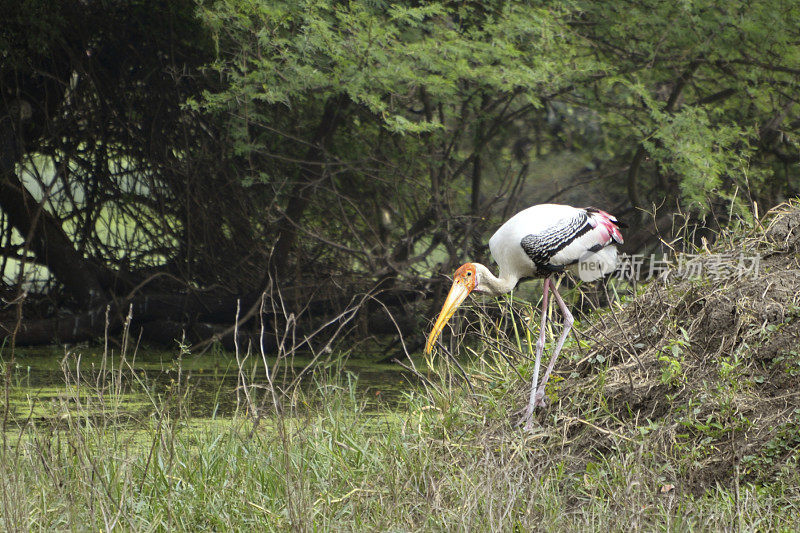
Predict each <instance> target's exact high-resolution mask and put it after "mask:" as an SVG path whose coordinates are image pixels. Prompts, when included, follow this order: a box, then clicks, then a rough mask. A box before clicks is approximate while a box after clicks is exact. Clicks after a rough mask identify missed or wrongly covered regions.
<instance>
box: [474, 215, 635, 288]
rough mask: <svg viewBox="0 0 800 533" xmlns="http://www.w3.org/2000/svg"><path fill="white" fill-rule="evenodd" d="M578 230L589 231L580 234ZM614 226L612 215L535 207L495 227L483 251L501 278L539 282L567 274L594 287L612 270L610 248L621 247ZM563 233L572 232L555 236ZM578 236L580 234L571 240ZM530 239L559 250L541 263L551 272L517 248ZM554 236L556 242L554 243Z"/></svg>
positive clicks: (614, 250)
mask: <svg viewBox="0 0 800 533" xmlns="http://www.w3.org/2000/svg"><path fill="white" fill-rule="evenodd" d="M584 225H588V226H590V228H589V229H585V228H584ZM618 225H619V222H618V221H617V219H616V218H615V217H613V216H612V215H609V214H608V213H605V212H604V211H599V210H596V209H592V208H588V209H582V208H577V207H572V206H569V205H559V204H541V205H535V206H533V207H529V208H527V209H525V210H523V211H520V212H519V213H517V214H516V215H514V216H513V217H511V218H510V219H508V220H507V221H506V222H505V223H504V224H503V225H502V226H500V228H498V230H497V231H496V232H495V233H494V235H492V237H491V238H490V239H489V250H490V251H491V252H492V257H493V258H494V260H495V262H497V265H498V266H499V267H500V277H501V278H506V277H516V278H517V280H519V279H522V278H527V277H545V276H546V275H547V274H549V273H553V272H558V271H559V269H562V270H570V271H572V272H573V273H575V274H577V275H579V276H580V277H581V279H583V280H584V281H594V280H595V279H598V278H600V277H602V276H603V275H605V274H609V273H611V272H613V271H614V269H615V268H616V267H617V248H616V246H615V244H616V243H619V244H622V242H623V241H622V236H621V235H620V233H619V230H618V229H617V226H618ZM565 227H566V228H575V231H574V232H569V231H567V232H563V231H561V232H560V233H559V230H560V229H563V228H565ZM581 230H585V231H584V232H583V233H580V234H579V235H576V234H577V233H579V232H580V231H581ZM530 235H536V236H541V237H542V241H544V242H549V240H548V238H547V237H548V236H550V235H552V236H554V238H553V239H552V242H553V243H554V247H553V249H555V248H557V247H559V246H561V248H560V249H559V250H558V251H556V252H555V253H554V254H553V255H552V256H550V258H549V260H548V262H547V265H550V266H552V267H554V268H553V270H550V271H549V272H548V271H545V270H542V269H541V268H540V266H537V265H536V264H535V263H534V261H533V259H532V258H531V256H530V255H529V254H528V253H526V251H525V249H524V248H523V247H522V245H521V244H520V243H521V242H522V240H523V239H525V238H526V237H528V236H530ZM559 235H560V236H562V239H561V240H559V239H558V238H557V237H558V236H559Z"/></svg>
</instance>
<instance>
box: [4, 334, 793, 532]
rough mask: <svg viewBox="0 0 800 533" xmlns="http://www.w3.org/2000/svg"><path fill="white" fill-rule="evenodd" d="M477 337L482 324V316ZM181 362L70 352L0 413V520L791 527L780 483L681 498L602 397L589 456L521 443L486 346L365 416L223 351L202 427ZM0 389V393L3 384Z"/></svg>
mask: <svg viewBox="0 0 800 533" xmlns="http://www.w3.org/2000/svg"><path fill="white" fill-rule="evenodd" d="M482 328H483V329H482V331H484V332H486V334H491V332H492V331H496V330H495V329H493V326H492V324H491V323H489V322H486V323H484V324H482ZM523 328H524V324H522V323H520V324H518V330H517V335H518V337H517V340H515V341H514V344H516V348H518V351H523V352H524V351H525V350H526V346H527V345H529V342H527V339H525V337H526V335H525V334H524V333H522V331H524V329H523ZM183 355H185V354H183ZM183 355H182V354H180V353H178V354H176V359H177V361H178V369H179V372H178V375H177V378H176V379H175V381H174V383H172V384H171V385H169V386H167V387H163V386H156V384H154V383H150V382H148V381H147V380H146V379H145V378H143V377H142V375H140V374H138V373H137V372H136V371H135V370H134V367H133V364H132V360H133V359H134V358H135V350H134V349H132V348H131V347H130V343H129V342H128V340H127V335H126V337H125V338H124V339H123V343H122V353H121V356H120V357H119V358H118V359H115V358H111V357H108V356H107V357H105V358H104V362H103V364H101V367H100V368H95V369H93V371H91V372H89V371H88V370H89V369H82V367H81V365H80V364H79V357H80V356H79V354H77V353H68V354H67V355H66V356H65V358H64V364H63V375H64V382H63V392H62V394H61V395H60V396H59V398H58V400H57V401H54V402H52V403H51V404H49V405H47V406H39V405H37V404H36V401H35V400H31V403H30V404H29V405H28V407H27V408H26V409H24V410H21V409H20V408H19V406H17V407H16V408H15V409H14V411H13V412H10V411H11V410H12V406H11V405H10V404H9V402H6V403H5V404H4V406H3V409H4V410H5V415H6V417H7V418H8V419H9V421H10V422H9V424H8V425H7V427H6V429H5V430H4V433H3V439H2V449H0V472H2V476H1V477H0V497H1V498H2V502H1V503H0V514H1V515H2V516H0V527H2V529H4V530H6V531H30V530H47V531H51V530H77V531H84V530H102V531H110V530H114V529H116V530H136V531H155V530H187V531H197V530H245V529H249V528H255V529H257V530H284V529H294V530H392V531H418V530H426V531H427V530H458V531H494V530H499V531H508V530H515V529H517V530H534V529H536V530H548V531H549V530H553V531H566V530H569V531H572V530H587V529H591V530H603V531H608V530H626V531H629V530H632V529H648V530H650V529H660V530H661V529H663V530H670V531H673V530H675V531H682V530H691V529H718V530H729V529H738V530H775V529H783V530H792V529H795V528H796V527H797V526H798V525H800V506H799V505H798V504H797V503H796V502H797V501H800V500H798V486H799V485H800V483H798V476H797V474H796V473H792V472H790V471H787V473H786V476H785V477H784V478H783V479H781V480H779V481H778V482H776V483H773V484H770V485H769V486H763V487H762V486H755V485H749V484H746V483H744V481H742V482H741V483H740V479H739V477H737V478H736V479H735V483H732V484H730V485H729V486H723V485H719V484H717V485H714V486H709V487H707V491H706V492H705V493H704V494H694V493H692V492H689V491H687V490H682V487H681V482H680V479H679V476H680V473H679V472H678V470H679V468H678V466H679V461H678V459H676V458H675V457H674V456H672V455H670V452H669V450H664V449H662V447H661V443H660V442H658V441H656V440H654V439H649V437H648V434H647V433H646V432H643V431H642V432H639V434H638V435H637V434H636V433H629V434H624V435H623V434H616V433H614V432H613V431H610V430H607V429H603V428H601V427H599V426H598V425H597V424H599V422H597V421H596V420H595V419H593V418H592V417H591V413H592V412H601V411H602V402H601V401H600V400H598V402H597V404H596V405H594V406H584V409H583V410H582V411H581V412H580V413H581V414H580V415H579V416H580V419H581V424H583V425H584V426H585V427H586V428H589V429H591V427H590V426H591V425H593V424H594V425H595V427H596V428H597V429H598V430H599V431H601V432H602V431H605V433H604V434H603V437H604V440H603V443H604V444H603V448H602V449H601V448H600V447H599V446H598V448H597V449H594V450H590V451H586V453H583V451H581V450H575V448H574V446H572V445H571V443H572V442H573V441H574V440H575V438H576V435H575V434H574V431H573V430H572V429H569V428H573V427H574V425H572V424H570V425H569V426H568V425H567V424H560V423H558V420H557V419H556V417H555V416H552V417H551V416H550V415H543V416H542V417H541V418H540V420H541V426H540V428H539V429H538V430H537V431H535V432H533V433H526V432H523V431H521V430H520V429H518V428H516V426H515V422H516V419H515V410H516V408H518V407H520V402H524V397H523V396H520V395H519V394H518V387H519V383H520V376H519V375H518V372H522V374H523V375H524V377H527V372H528V371H529V369H528V368H527V366H526V363H521V362H520V361H521V360H520V359H507V358H506V357H507V356H505V354H499V353H492V352H491V350H490V351H488V352H486V353H485V354H484V355H485V357H482V358H479V359H476V360H474V361H472V362H471V363H470V364H468V365H465V366H463V374H462V372H461V370H460V369H458V368H457V367H453V366H451V365H450V364H446V363H443V362H439V363H437V362H435V361H433V362H432V364H431V366H430V367H429V368H428V369H427V373H426V374H425V375H424V379H423V378H421V379H422V380H421V381H420V382H419V383H409V385H408V390H407V393H406V394H405V396H404V399H403V400H402V401H401V402H400V404H399V405H392V406H383V407H382V408H379V409H377V410H376V409H375V407H374V406H373V405H370V404H368V402H367V401H366V400H365V399H364V395H362V394H359V393H358V387H359V384H358V379H357V377H356V376H354V375H353V374H351V373H348V372H347V371H345V370H344V369H343V368H342V367H341V366H337V365H336V364H333V365H331V366H330V367H329V370H328V371H327V372H317V373H314V374H313V375H310V376H307V379H311V380H313V386H312V387H303V388H301V387H296V386H294V387H292V386H288V385H291V383H288V384H285V385H287V386H282V385H281V384H279V383H277V382H276V381H277V380H276V377H277V376H278V375H279V373H280V368H279V367H278V366H275V365H273V366H272V367H268V366H267V359H266V357H263V358H262V357H261V355H263V354H258V353H256V354H249V353H246V354H239V353H238V352H237V354H236V359H237V361H238V363H239V365H238V366H239V372H240V376H239V379H240V388H239V390H240V408H239V409H237V411H236V413H235V414H234V416H232V417H230V418H224V419H215V418H211V419H206V420H197V419H193V418H192V417H191V416H190V415H189V409H188V407H187V406H188V403H189V402H190V401H191V392H190V389H188V388H187V387H186V386H185V380H183V379H181V373H180V364H179V362H180V357H182V356H183ZM577 356H578V355H577V354H576V357H577ZM115 361H116V362H115ZM254 361H255V362H256V363H255V364H254V363H253V362H254ZM115 365H116V366H115ZM276 365H277V364H276ZM11 371H12V370H11V369H10V368H8V367H7V366H6V367H5V368H4V372H6V373H8V372H11ZM467 380H468V381H469V384H468V383H467ZM7 383H9V385H8V386H9V387H11V388H12V389H13V387H14V383H13V380H7ZM132 391H135V392H144V393H145V397H146V398H147V400H148V402H149V404H150V405H149V408H148V409H146V410H142V411H141V412H142V413H146V414H140V415H136V414H133V415H132V414H131V412H130V410H129V409H128V408H127V407H126V405H125V403H124V401H125V397H126V394H127V393H130V392H132ZM11 392H12V393H13V392H14V391H13V390H12V391H11ZM586 394H587V397H590V396H591V391H587V392H586ZM12 396H13V394H12ZM576 416H578V415H576ZM595 422H597V424H596V423H595ZM641 426H642V427H645V426H646V421H642V422H641ZM591 430H592V431H595V429H591ZM608 433H611V434H610V435H609V434H608ZM609 443H610V444H609Z"/></svg>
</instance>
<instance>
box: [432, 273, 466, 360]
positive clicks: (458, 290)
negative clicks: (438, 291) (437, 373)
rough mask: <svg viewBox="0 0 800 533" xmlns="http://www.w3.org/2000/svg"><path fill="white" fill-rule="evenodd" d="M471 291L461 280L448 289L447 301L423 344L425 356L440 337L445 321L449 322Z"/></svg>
mask: <svg viewBox="0 0 800 533" xmlns="http://www.w3.org/2000/svg"><path fill="white" fill-rule="evenodd" d="M471 290H472V289H471V288H469V287H468V286H467V283H466V282H465V281H463V280H456V281H454V282H453V286H452V287H450V292H449V293H448V294H447V299H446V300H445V301H444V305H443V306H442V311H441V312H440V313H439V317H438V318H437V319H436V323H435V324H434V325H433V329H432V330H431V334H430V335H428V342H427V343H425V354H426V355H429V354H430V353H431V350H433V345H434V344H435V343H436V339H438V338H439V335H441V333H442V330H443V329H444V326H445V325H446V324H447V321H448V320H450V317H451V316H453V313H455V312H456V309H458V306H459V305H461V302H463V301H464V299H465V298H466V297H467V296H468V295H469V293H470V292H471Z"/></svg>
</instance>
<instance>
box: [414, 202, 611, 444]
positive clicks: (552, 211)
mask: <svg viewBox="0 0 800 533" xmlns="http://www.w3.org/2000/svg"><path fill="white" fill-rule="evenodd" d="M624 227H627V226H625V225H624V224H622V223H620V222H619V221H618V220H617V219H616V218H615V217H614V216H613V215H610V214H608V213H606V212H605V211H601V210H599V209H595V208H593V207H586V208H578V207H572V206H569V205H557V204H541V205H535V206H533V207H529V208H527V209H525V210H523V211H520V212H519V213H517V214H516V215H514V216H513V217H511V218H510V219H508V220H507V221H506V223H505V224H503V225H502V226H500V229H498V230H497V231H496V232H495V234H494V235H492V238H491V239H489V250H490V251H491V252H492V257H493V258H494V260H495V262H496V263H497V265H498V266H499V267H500V277H495V276H494V275H493V274H492V273H491V272H490V271H489V269H488V268H486V267H485V266H484V265H482V264H480V263H464V264H463V265H461V266H460V267H459V268H458V270H456V272H455V274H454V275H453V286H452V287H451V288H450V292H449V293H448V294H447V298H446V299H445V302H444V305H443V306H442V311H441V312H440V313H439V317H438V318H437V319H436V323H435V324H434V326H433V330H432V331H431V333H430V335H429V336H428V342H427V344H426V345H425V353H426V354H430V353H431V350H432V349H433V346H434V343H435V342H436V339H437V338H438V337H439V335H440V334H441V332H442V330H443V329H444V326H445V325H446V324H447V321H448V320H450V317H451V316H453V313H455V311H456V309H457V308H458V306H459V305H461V302H463V301H464V299H466V297H467V296H468V295H469V293H470V292H472V291H476V292H480V293H485V294H488V295H490V296H499V295H501V294H505V293H507V292H509V291H511V290H512V289H513V288H514V287H516V286H517V284H518V283H519V282H520V281H522V280H525V279H529V278H544V288H543V291H542V322H541V331H540V334H539V340H538V342H537V343H536V359H535V362H534V365H533V384H532V387H531V394H530V400H529V402H528V405H527V407H526V408H525V414H524V416H523V418H522V421H521V422H524V423H525V428H526V429H530V428H531V425H532V423H533V411H534V409H535V408H536V407H544V405H545V403H544V391H545V385H546V384H547V380H548V378H549V377H550V373H551V372H552V371H553V366H555V363H556V358H557V357H558V354H559V352H561V347H562V346H563V345H564V340H566V338H567V334H569V330H570V328H572V323H573V318H572V314H571V313H570V312H569V309H567V306H566V304H565V303H564V300H563V299H562V298H561V295H560V294H559V293H558V290H557V289H556V286H555V284H554V283H553V280H552V276H553V275H556V274H559V273H563V272H564V271H567V270H569V271H572V272H574V273H576V274H577V275H578V277H580V279H582V280H584V281H594V280H595V279H599V278H601V277H602V276H604V275H605V274H608V273H610V272H613V271H614V269H615V268H616V266H617V248H616V245H617V244H622V242H623V240H622V234H621V233H620V231H619V228H624ZM550 290H552V291H553V295H554V296H555V299H556V301H557V302H558V306H559V308H560V309H561V313H562V314H563V315H564V329H563V330H562V332H561V336H560V337H559V338H558V342H557V343H556V346H555V349H554V350H553V355H552V358H551V360H550V364H549V365H548V366H547V370H545V373H544V376H542V382H541V384H539V383H538V381H539V367H540V364H541V358H542V350H543V349H544V341H545V325H546V323H547V298H548V292H549V291H550Z"/></svg>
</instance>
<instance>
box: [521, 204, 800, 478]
mask: <svg viewBox="0 0 800 533" xmlns="http://www.w3.org/2000/svg"><path fill="white" fill-rule="evenodd" d="M746 233H747V234H744V235H743V234H741V232H740V234H739V235H733V234H732V235H724V236H721V237H720V239H718V241H717V243H716V244H715V245H714V246H712V247H710V249H709V248H705V249H703V250H701V251H699V252H698V254H696V256H695V257H694V258H693V261H695V262H696V263H702V264H703V265H704V266H705V267H706V268H705V272H704V275H701V276H699V277H693V278H685V277H682V276H681V275H680V274H681V273H680V272H679V271H678V269H672V270H671V271H670V272H668V274H667V278H666V279H665V280H661V281H656V282H652V283H650V284H649V285H647V286H646V288H645V289H644V290H643V292H641V294H639V295H637V296H636V297H635V298H632V299H630V300H628V301H627V302H625V303H623V304H622V305H621V306H619V307H618V308H616V309H614V310H609V311H608V312H606V313H605V314H603V315H602V316H601V317H600V319H598V320H596V321H594V322H593V323H592V324H589V325H586V324H583V325H582V326H581V327H580V328H579V330H580V333H579V335H580V337H581V338H582V339H585V340H587V341H589V346H590V348H589V349H588V351H587V350H586V349H584V351H583V353H582V354H581V355H576V353H577V349H576V348H575V346H574V345H573V352H572V353H573V362H572V363H569V362H563V363H561V364H559V367H560V369H559V370H560V376H561V377H562V378H563V379H562V380H561V381H558V382H557V383H556V384H554V386H553V388H552V390H548V395H549V396H550V398H551V401H552V405H551V406H550V407H549V408H548V409H545V410H543V412H541V413H540V414H539V421H540V423H541V424H542V425H543V426H545V425H546V424H550V423H553V420H554V419H555V423H556V424H563V428H564V429H563V432H564V435H565V436H566V437H567V439H566V442H567V443H568V448H569V450H570V454H571V456H572V457H574V458H575V457H577V458H582V461H583V463H588V462H591V461H596V460H597V458H598V457H600V456H602V455H603V454H604V453H607V452H609V451H612V450H614V449H616V448H619V446H621V445H622V444H624V443H628V445H634V446H635V445H639V446H641V447H642V449H643V450H645V451H644V452H643V453H646V454H648V456H650V457H651V459H654V460H661V459H663V461H664V462H665V463H668V464H669V465H671V466H670V468H671V469H672V470H674V472H673V473H674V475H675V477H676V478H679V479H680V480H681V481H682V482H683V483H685V484H686V486H687V488H688V489H689V490H691V491H692V492H698V491H700V492H701V491H702V490H703V489H705V488H708V487H709V486H713V484H714V483H717V482H722V483H724V482H725V480H726V479H731V478H732V477H733V475H734V474H735V473H736V472H738V473H739V474H740V475H741V476H743V478H744V479H747V480H752V481H754V482H768V481H770V480H773V479H775V478H776V476H780V475H782V474H783V473H786V472H788V471H792V470H794V469H796V468H797V463H798V458H800V207H799V206H798V205H796V204H795V205H783V206H779V207H778V208H775V209H774V210H773V211H772V212H771V213H769V214H768V216H767V217H765V219H764V220H763V221H762V223H761V225H759V226H758V227H757V228H755V229H754V230H750V231H748V232H746ZM720 257H724V258H727V259H725V261H727V264H728V265H729V266H730V265H731V264H736V262H737V261H744V262H745V263H743V264H746V265H745V266H748V265H750V266H752V265H751V263H750V260H749V258H752V257H758V258H759V268H758V273H757V275H752V269H750V270H749V271H748V272H747V275H745V276H738V275H736V274H735V273H733V272H728V273H727V274H726V275H719V276H713V275H709V273H710V272H714V268H715V266H714V265H717V267H716V268H717V270H720V269H719V263H720V259H719V258H720ZM731 261H733V263H731ZM684 272H685V269H684ZM523 393H524V387H520V390H519V394H520V396H519V397H524V394H523ZM561 446H563V441H562V444H561ZM659 458H660V459H659ZM736 477H737V478H738V477H739V476H736Z"/></svg>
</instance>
